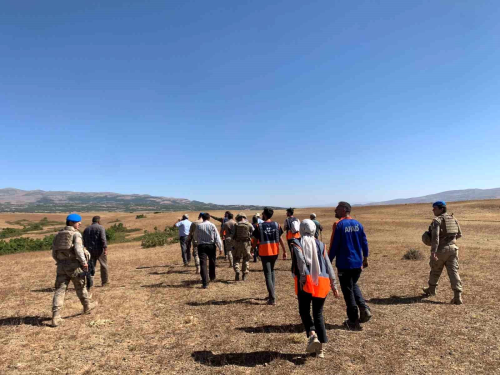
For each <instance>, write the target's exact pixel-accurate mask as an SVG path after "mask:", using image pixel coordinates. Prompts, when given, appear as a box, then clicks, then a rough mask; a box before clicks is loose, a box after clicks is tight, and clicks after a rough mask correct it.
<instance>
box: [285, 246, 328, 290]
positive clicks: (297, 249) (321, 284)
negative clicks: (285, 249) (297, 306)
mask: <svg viewBox="0 0 500 375" xmlns="http://www.w3.org/2000/svg"><path fill="white" fill-rule="evenodd" d="M292 248H293V252H292V256H293V257H295V259H292V260H293V262H292V263H293V264H294V265H295V266H294V269H293V272H294V274H295V277H294V279H295V294H298V293H299V277H298V276H297V273H298V271H297V269H296V265H297V258H298V257H301V258H302V260H303V261H304V262H305V259H304V254H303V253H302V247H301V246H300V241H299V240H294V241H293V242H292ZM316 251H317V252H318V261H319V269H320V272H319V277H318V285H315V284H314V282H313V279H312V277H311V275H310V274H309V269H308V268H307V267H306V282H305V284H304V287H303V288H302V290H303V291H304V292H306V293H309V294H311V295H312V296H313V297H317V298H326V296H327V295H328V293H329V292H330V290H331V286H330V275H329V274H328V264H327V263H326V262H329V259H328V255H327V254H326V249H325V244H324V243H323V242H321V241H319V240H318V239H316ZM292 267H293V266H292Z"/></svg>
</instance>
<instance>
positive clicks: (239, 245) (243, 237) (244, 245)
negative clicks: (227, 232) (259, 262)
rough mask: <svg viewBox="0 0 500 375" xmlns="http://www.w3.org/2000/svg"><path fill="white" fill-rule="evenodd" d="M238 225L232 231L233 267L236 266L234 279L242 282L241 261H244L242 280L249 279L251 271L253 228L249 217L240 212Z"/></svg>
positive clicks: (237, 217)
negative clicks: (248, 275)
mask: <svg viewBox="0 0 500 375" xmlns="http://www.w3.org/2000/svg"><path fill="white" fill-rule="evenodd" d="M236 221H237V222H236V224H235V225H233V228H232V229H231V239H232V242H233V243H232V246H233V265H234V274H235V276H234V279H235V281H239V280H240V260H242V261H243V264H242V267H241V271H242V272H243V275H242V280H243V281H244V280H245V279H246V277H247V274H248V272H250V270H249V268H250V267H249V261H250V251H251V249H252V243H251V240H252V233H253V226H252V224H250V223H249V222H248V220H247V216H246V215H245V214H244V213H243V212H240V213H239V214H238V215H237V216H236ZM226 224H227V223H226Z"/></svg>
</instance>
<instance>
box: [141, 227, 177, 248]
mask: <svg viewBox="0 0 500 375" xmlns="http://www.w3.org/2000/svg"><path fill="white" fill-rule="evenodd" d="M144 232H146V231H144ZM178 233H179V232H178V230H177V228H172V227H166V228H165V230H164V231H163V232H159V231H155V232H153V233H145V234H144V236H142V242H141V246H142V247H144V248H149V247H156V246H164V245H167V244H171V243H175V242H179V237H178V235H177V234H178Z"/></svg>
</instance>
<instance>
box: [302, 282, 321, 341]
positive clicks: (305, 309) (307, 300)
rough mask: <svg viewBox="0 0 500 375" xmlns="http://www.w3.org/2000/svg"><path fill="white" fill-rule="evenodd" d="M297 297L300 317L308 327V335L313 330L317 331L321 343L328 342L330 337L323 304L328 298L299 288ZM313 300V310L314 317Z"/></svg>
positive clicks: (305, 326) (306, 327)
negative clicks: (313, 294) (327, 332)
mask: <svg viewBox="0 0 500 375" xmlns="http://www.w3.org/2000/svg"><path fill="white" fill-rule="evenodd" d="M297 299H298V301H299V314H300V319H302V324H304V328H305V329H306V334H307V337H309V334H310V332H311V331H315V332H316V334H317V335H318V340H319V342H320V343H322V344H324V343H326V342H328V337H326V329H325V319H324V318H323V305H324V304H325V300H326V298H317V297H313V296H312V294H310V293H306V292H304V291H303V290H302V289H299V292H298V293H297ZM311 302H312V312H313V317H312V318H311ZM313 319H314V321H313Z"/></svg>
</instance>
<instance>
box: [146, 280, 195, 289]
mask: <svg viewBox="0 0 500 375" xmlns="http://www.w3.org/2000/svg"><path fill="white" fill-rule="evenodd" d="M200 284H201V280H184V281H181V284H177V285H173V284H163V283H159V284H151V285H141V288H193V286H195V285H200Z"/></svg>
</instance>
